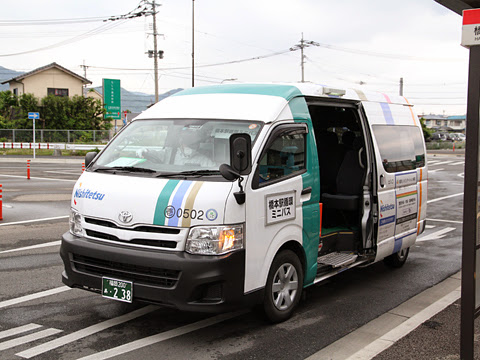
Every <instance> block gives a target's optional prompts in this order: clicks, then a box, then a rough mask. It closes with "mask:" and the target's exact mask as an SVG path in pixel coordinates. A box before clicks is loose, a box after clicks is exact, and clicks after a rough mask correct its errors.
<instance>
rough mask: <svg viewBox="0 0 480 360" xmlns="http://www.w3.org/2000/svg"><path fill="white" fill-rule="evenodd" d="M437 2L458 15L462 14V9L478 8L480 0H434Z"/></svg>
mask: <svg viewBox="0 0 480 360" xmlns="http://www.w3.org/2000/svg"><path fill="white" fill-rule="evenodd" d="M435 1H436V2H437V3H439V4H441V5H443V6H445V7H446V8H447V9H450V10H452V11H454V12H456V13H457V14H458V15H462V10H467V9H478V8H480V0H435Z"/></svg>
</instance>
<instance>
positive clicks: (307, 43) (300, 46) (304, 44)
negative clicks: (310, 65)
mask: <svg viewBox="0 0 480 360" xmlns="http://www.w3.org/2000/svg"><path fill="white" fill-rule="evenodd" d="M312 45H313V46H320V44H319V43H317V42H315V41H308V40H304V39H303V33H302V39H301V40H300V44H296V45H294V46H293V47H291V48H290V51H296V50H298V49H300V54H301V57H302V58H301V61H300V67H301V69H302V83H303V82H305V57H306V56H305V55H304V54H303V49H304V48H306V47H309V46H312Z"/></svg>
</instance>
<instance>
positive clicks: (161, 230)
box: [85, 217, 180, 235]
mask: <svg viewBox="0 0 480 360" xmlns="http://www.w3.org/2000/svg"><path fill="white" fill-rule="evenodd" d="M85 222H86V223H88V224H93V225H98V226H103V227H107V228H112V229H122V230H128V231H139V232H148V233H156V234H172V235H177V234H180V229H175V228H171V227H161V226H148V225H140V226H137V227H131V228H130V227H121V226H118V225H117V224H115V223H114V222H112V221H108V220H101V219H95V218H90V217H86V218H85Z"/></svg>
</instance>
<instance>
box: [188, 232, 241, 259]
mask: <svg viewBox="0 0 480 360" xmlns="http://www.w3.org/2000/svg"><path fill="white" fill-rule="evenodd" d="M243 236H244V235H243V224H241V225H231V226H197V227H194V228H192V229H190V232H189V234H188V237H187V244H186V246H185V251H186V252H188V253H190V254H198V255H221V254H225V253H227V252H230V251H234V250H238V249H243Z"/></svg>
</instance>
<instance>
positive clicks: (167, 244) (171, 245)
mask: <svg viewBox="0 0 480 360" xmlns="http://www.w3.org/2000/svg"><path fill="white" fill-rule="evenodd" d="M85 232H86V233H87V236H91V237H94V238H97V239H103V240H111V241H118V242H122V243H125V244H134V245H146V246H154V247H161V248H167V249H175V248H176V247H177V243H176V242H175V241H169V240H151V239H132V240H128V241H127V240H122V239H119V238H118V237H116V236H115V235H111V234H106V233H102V232H100V231H94V230H89V229H85Z"/></svg>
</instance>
